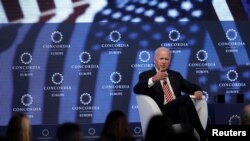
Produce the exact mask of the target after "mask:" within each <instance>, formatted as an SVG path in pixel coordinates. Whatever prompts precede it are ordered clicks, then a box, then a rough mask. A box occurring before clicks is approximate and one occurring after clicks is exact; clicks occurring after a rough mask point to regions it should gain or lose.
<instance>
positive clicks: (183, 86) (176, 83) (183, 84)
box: [134, 68, 202, 107]
mask: <svg viewBox="0 0 250 141" xmlns="http://www.w3.org/2000/svg"><path fill="white" fill-rule="evenodd" d="M167 73H168V77H169V81H170V84H171V87H172V89H173V92H174V94H175V96H176V98H178V97H179V96H181V92H184V93H186V94H189V95H192V94H194V92H195V91H198V90H200V91H202V89H201V88H200V87H199V86H197V85H195V84H193V83H191V82H189V81H187V80H186V79H184V78H183V77H182V75H181V74H180V73H179V72H176V71H173V70H167ZM155 74H156V70H155V68H153V69H151V70H148V71H145V72H142V73H141V74H140V75H139V81H138V83H137V84H136V85H135V86H134V93H136V94H144V95H148V96H150V97H152V98H153V99H154V100H155V102H156V103H157V104H158V106H159V107H162V106H163V105H164V92H163V89H162V86H161V82H160V81H158V82H156V83H155V84H154V85H153V86H152V87H150V88H148V80H149V78H151V77H153V76H154V75H155Z"/></svg>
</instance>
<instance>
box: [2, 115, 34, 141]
mask: <svg viewBox="0 0 250 141" xmlns="http://www.w3.org/2000/svg"><path fill="white" fill-rule="evenodd" d="M6 140H7V141H32V127H31V124H30V120H29V118H28V116H27V115H26V114H24V113H17V114H15V115H14V116H12V117H11V119H10V121H9V123H8V126H7V130H6Z"/></svg>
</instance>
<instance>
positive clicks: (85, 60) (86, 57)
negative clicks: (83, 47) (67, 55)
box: [79, 51, 91, 64]
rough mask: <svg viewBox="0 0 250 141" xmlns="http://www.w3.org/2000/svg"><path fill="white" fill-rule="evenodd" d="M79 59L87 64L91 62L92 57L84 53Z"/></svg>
mask: <svg viewBox="0 0 250 141" xmlns="http://www.w3.org/2000/svg"><path fill="white" fill-rule="evenodd" d="M79 59H80V61H81V62H82V63H84V64H86V63H88V62H89V61H90V60H91V55H90V53H88V52H86V51H84V52H82V53H81V54H80V55H79Z"/></svg>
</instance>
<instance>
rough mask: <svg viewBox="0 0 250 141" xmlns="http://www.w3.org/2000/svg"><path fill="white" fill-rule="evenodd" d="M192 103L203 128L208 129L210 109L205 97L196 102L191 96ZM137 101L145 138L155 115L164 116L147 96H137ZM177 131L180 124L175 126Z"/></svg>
mask: <svg viewBox="0 0 250 141" xmlns="http://www.w3.org/2000/svg"><path fill="white" fill-rule="evenodd" d="M190 97H191V99H192V101H193V102H194V105H195V108H196V110H197V113H198V115H199V118H200V121H201V124H202V127H203V128H204V129H206V126H207V120H208V109H207V102H206V99H205V96H203V97H202V100H195V99H194V96H193V95H190ZM136 100H137V104H138V111H139V117H140V121H141V127H142V133H143V136H144V137H145V134H146V130H147V126H148V123H149V121H150V119H151V118H152V117H153V116H155V115H162V112H161V110H160V108H159V107H158V105H157V104H156V102H155V101H154V100H153V99H152V98H151V97H149V96H146V95H136ZM173 126H174V128H176V130H180V129H177V128H180V126H179V124H177V125H173Z"/></svg>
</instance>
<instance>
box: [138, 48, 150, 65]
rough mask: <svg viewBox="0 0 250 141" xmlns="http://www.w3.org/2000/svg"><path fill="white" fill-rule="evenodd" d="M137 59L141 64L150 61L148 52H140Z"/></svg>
mask: <svg viewBox="0 0 250 141" xmlns="http://www.w3.org/2000/svg"><path fill="white" fill-rule="evenodd" d="M139 59H140V61H142V62H144V63H145V62H148V61H149V60H150V53H149V52H148V51H145V50H144V51H141V52H140V54H139Z"/></svg>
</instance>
